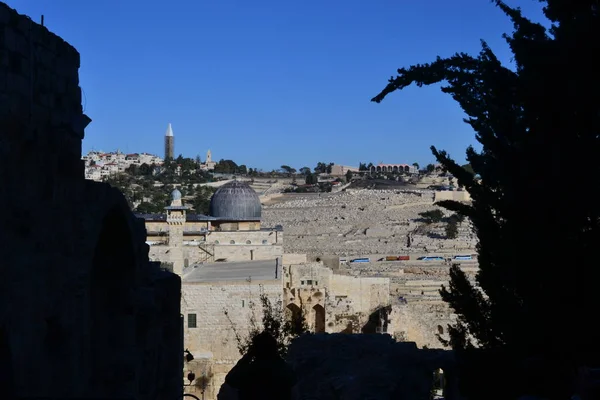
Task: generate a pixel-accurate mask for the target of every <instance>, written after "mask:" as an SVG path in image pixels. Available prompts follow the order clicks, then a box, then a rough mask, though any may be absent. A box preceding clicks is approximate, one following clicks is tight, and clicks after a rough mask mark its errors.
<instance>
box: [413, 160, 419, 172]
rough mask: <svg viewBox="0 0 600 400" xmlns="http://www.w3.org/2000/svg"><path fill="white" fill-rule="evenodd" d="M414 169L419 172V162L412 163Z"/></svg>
mask: <svg viewBox="0 0 600 400" xmlns="http://www.w3.org/2000/svg"><path fill="white" fill-rule="evenodd" d="M412 165H413V167H415V168H416V169H417V171H418V170H419V163H418V162H414V163H412Z"/></svg>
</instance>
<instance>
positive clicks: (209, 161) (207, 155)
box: [206, 150, 212, 164]
mask: <svg viewBox="0 0 600 400" xmlns="http://www.w3.org/2000/svg"><path fill="white" fill-rule="evenodd" d="M211 162H212V153H211V152H210V150H209V151H207V152H206V164H210V163H211Z"/></svg>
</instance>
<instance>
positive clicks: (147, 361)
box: [0, 3, 182, 399]
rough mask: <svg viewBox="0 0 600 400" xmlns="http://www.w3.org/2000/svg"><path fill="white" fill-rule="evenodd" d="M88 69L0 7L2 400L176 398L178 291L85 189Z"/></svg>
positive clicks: (114, 196) (125, 217)
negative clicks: (84, 75) (6, 379)
mask: <svg viewBox="0 0 600 400" xmlns="http://www.w3.org/2000/svg"><path fill="white" fill-rule="evenodd" d="M78 69H79V54H78V52H77V51H76V50H75V49H74V48H73V47H71V46H70V45H69V44H67V43H66V42H65V41H63V40H62V39H61V38H59V37H58V36H56V35H54V34H52V33H50V32H49V31H48V30H47V29H46V28H45V27H42V26H40V25H38V24H36V23H34V22H33V21H32V20H31V19H29V18H28V17H26V16H23V15H19V14H18V13H16V12H15V11H14V10H12V9H10V8H9V7H8V6H6V5H5V4H3V3H0V129H1V132H0V181H1V182H2V185H0V208H1V209H2V210H4V212H3V213H2V215H0V242H1V243H3V254H2V262H1V263H0V337H1V338H2V339H0V342H2V343H0V348H2V349H3V352H2V360H0V364H2V365H3V367H4V368H6V369H8V374H7V376H10V377H11V378H10V385H9V386H10V387H9V388H8V389H7V387H3V389H5V390H8V391H9V393H0V398H12V397H11V396H16V397H19V398H28V397H30V398H34V397H36V398H86V397H87V398H91V397H93V396H94V397H102V398H119V397H120V398H125V397H131V398H137V399H156V398H174V397H175V396H176V395H177V394H178V393H180V392H181V382H182V377H181V368H180V366H181V362H182V360H181V359H182V354H181V346H182V343H181V321H180V313H179V292H180V287H181V286H180V280H179V278H178V277H177V276H175V275H173V274H170V273H166V272H164V271H161V270H160V268H159V265H157V264H153V263H150V262H149V261H148V246H147V245H146V244H145V229H144V224H143V222H142V221H140V220H137V219H135V218H134V217H133V214H131V211H130V210H129V207H128V205H127V202H126V200H125V198H124V197H123V195H122V194H121V193H120V192H118V191H117V190H116V189H113V188H111V187H110V186H109V185H106V184H100V183H95V182H91V181H85V179H84V166H83V162H82V160H81V140H82V138H83V136H84V128H85V127H86V125H87V124H88V123H89V121H90V120H89V118H87V117H86V116H85V115H84V114H83V113H82V107H81V89H80V88H79V78H78ZM17 305H18V306H17ZM0 390H2V389H0Z"/></svg>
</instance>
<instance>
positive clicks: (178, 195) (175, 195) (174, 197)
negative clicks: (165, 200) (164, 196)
mask: <svg viewBox="0 0 600 400" xmlns="http://www.w3.org/2000/svg"><path fill="white" fill-rule="evenodd" d="M171 200H181V192H180V191H179V190H177V189H175V190H173V191H172V192H171Z"/></svg>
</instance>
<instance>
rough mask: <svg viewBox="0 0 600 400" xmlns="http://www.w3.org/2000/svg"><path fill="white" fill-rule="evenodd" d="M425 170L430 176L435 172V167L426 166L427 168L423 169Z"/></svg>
mask: <svg viewBox="0 0 600 400" xmlns="http://www.w3.org/2000/svg"><path fill="white" fill-rule="evenodd" d="M425 170H426V171H427V173H428V174H431V173H432V172H433V171H435V165H433V164H427V167H425Z"/></svg>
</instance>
